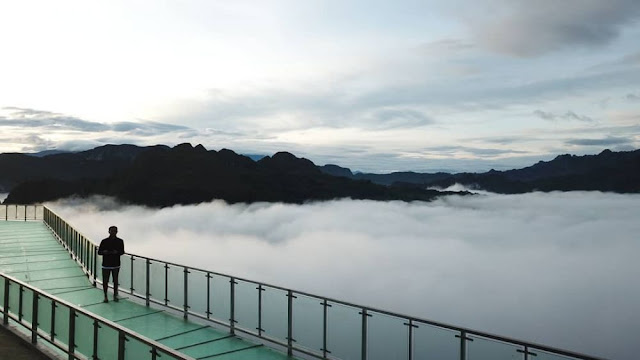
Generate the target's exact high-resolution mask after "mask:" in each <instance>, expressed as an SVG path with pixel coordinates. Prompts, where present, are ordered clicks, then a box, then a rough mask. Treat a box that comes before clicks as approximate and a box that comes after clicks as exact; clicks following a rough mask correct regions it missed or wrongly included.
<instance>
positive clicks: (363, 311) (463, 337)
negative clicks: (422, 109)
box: [44, 207, 604, 360]
mask: <svg viewBox="0 0 640 360" xmlns="http://www.w3.org/2000/svg"><path fill="white" fill-rule="evenodd" d="M44 213H45V216H44V217H45V219H44V220H45V223H47V224H48V225H49V226H50V227H51V229H52V230H53V231H54V233H56V234H57V231H56V229H54V228H59V229H58V230H60V229H63V232H65V233H67V234H68V233H69V232H70V231H71V232H72V233H75V234H74V235H72V237H75V238H78V236H79V237H81V238H83V239H84V240H86V241H88V242H89V243H90V246H89V247H90V248H92V249H93V251H92V252H93V254H94V257H93V258H91V257H88V259H90V260H91V259H92V260H91V262H90V264H89V265H88V266H87V265H86V264H83V267H84V268H85V270H86V272H87V274H89V275H90V276H92V277H93V279H94V284H95V283H97V282H100V281H99V280H98V279H97V271H96V264H97V260H98V259H97V247H96V245H95V244H94V243H92V242H91V241H89V240H88V238H86V237H84V235H81V234H80V233H79V232H77V230H75V229H73V228H72V227H71V226H70V225H69V224H68V223H67V222H65V221H64V220H62V218H61V217H59V216H58V215H57V214H55V212H53V211H51V210H50V209H49V208H47V207H45V211H44ZM50 217H53V219H50ZM48 221H51V222H53V225H52V224H49V223H48ZM57 235H58V236H59V237H60V239H61V242H62V243H66V245H65V246H66V247H67V249H68V250H69V251H70V252H71V253H72V254H74V256H76V257H77V255H76V252H75V250H77V246H74V245H73V244H71V245H69V244H68V242H69V241H68V240H65V237H67V236H68V235H65V234H57ZM73 241H76V242H77V241H78V240H73ZM80 250H81V251H82V250H83V249H82V248H81V249H80ZM84 251H85V252H86V249H84ZM126 255H128V256H130V257H131V264H133V261H134V260H135V259H136V258H138V259H144V260H145V262H146V274H145V276H146V284H145V285H143V286H146V294H144V296H143V295H141V294H137V293H135V292H134V288H133V285H134V284H133V279H134V276H133V275H134V269H133V266H131V274H130V276H131V284H130V285H131V291H130V293H131V294H132V295H133V296H136V297H138V298H140V299H144V300H145V301H146V304H147V305H149V303H154V304H158V305H161V306H165V307H168V308H171V309H174V310H177V311H181V312H183V313H184V317H185V318H186V317H187V316H189V315H190V316H195V317H198V318H200V319H204V320H209V321H212V322H214V323H217V324H220V325H223V326H226V327H228V328H230V331H231V333H234V332H235V331H236V330H237V331H240V332H243V333H246V334H249V335H252V336H256V337H258V338H260V339H263V340H266V341H269V342H272V343H274V344H278V345H281V346H284V347H286V348H287V353H288V354H289V355H292V354H293V351H298V352H300V353H303V354H306V355H310V356H313V357H316V358H327V356H328V353H329V351H328V350H327V349H326V340H327V322H326V311H327V307H330V306H331V305H332V304H337V305H344V306H347V307H350V308H354V309H357V310H360V312H359V314H360V315H362V333H361V339H362V350H361V354H362V358H363V359H366V358H367V356H366V351H367V350H366V349H367V345H368V344H367V322H368V320H367V318H368V317H370V316H371V315H372V314H382V315H387V316H392V317H395V318H398V319H401V320H405V321H407V322H408V323H404V325H405V326H407V327H408V343H409V355H408V357H409V359H408V360H412V351H413V349H412V341H413V336H412V332H413V328H415V327H417V326H416V323H417V324H427V325H430V326H435V327H438V328H442V329H447V330H451V331H455V332H458V333H459V334H458V335H455V336H456V337H457V338H459V339H460V351H459V355H460V359H463V360H466V359H465V353H466V347H467V344H468V342H469V341H473V339H472V338H469V337H468V336H475V337H478V338H485V339H490V340H495V341H499V342H502V343H506V344H511V345H514V346H518V347H522V348H523V349H518V350H517V351H518V352H520V353H522V354H523V357H524V359H525V360H526V359H528V355H531V354H534V353H532V352H531V350H538V351H543V352H548V353H551V354H556V355H562V356H567V357H571V358H575V359H583V360H604V359H603V358H600V357H595V356H590V355H585V354H581V353H577V352H573V351H568V350H562V349H558V348H555V347H551V346H546V345H541V344H536V343H532V342H527V341H521V340H517V339H513V338H508V337H504V336H500V335H496V334H491V333H487V332H482V331H476V330H472V329H468V328H464V327H459V326H454V325H449V324H445V323H441V322H438V321H433V320H428V319H422V318H418V317H414V316H408V315H403V314H399V313H394V312H391V311H386V310H380V309H377V308H373V307H370V306H363V305H357V304H353V303H349V302H346V301H341V300H336V299H332V298H328V297H323V296H318V295H314V294H310V293H307V292H303V291H296V290H291V289H288V288H285V287H282V286H277V285H270V284H267V283H263V282H257V281H253V280H248V279H244V278H241V277H236V276H232V275H228V274H223V273H219V272H215V271H210V270H205V269H200V268H195V267H191V266H186V265H180V264H177V263H173V262H168V261H163V260H159V259H154V258H150V257H145V256H141V255H136V254H133V253H127V254H126ZM86 258H87V257H86V256H85V257H84V259H86ZM80 261H82V260H80ZM152 262H155V263H160V264H164V266H165V294H166V293H167V287H168V279H167V269H168V268H169V267H178V268H181V269H183V271H184V287H185V289H184V291H185V293H184V298H183V304H182V305H183V306H182V307H178V306H174V305H169V304H168V299H167V298H166V295H165V299H164V300H165V301H164V302H163V301H161V300H158V299H154V298H152V297H151V296H150V294H149V276H150V275H149V273H150V271H149V265H150V264H151V263H152ZM190 270H195V271H199V272H202V273H204V274H206V278H207V286H209V285H210V279H211V275H216V276H220V277H224V278H228V279H229V283H230V296H231V297H230V319H229V322H228V323H227V322H225V321H224V320H220V319H216V318H213V317H210V316H209V315H210V314H211V313H210V311H209V309H208V308H207V311H206V314H205V315H204V316H203V315H202V314H199V313H196V312H193V311H191V310H189V309H190V307H189V303H188V299H187V294H188V292H187V291H188V286H187V280H188V274H189V272H190ZM121 278H122V270H121ZM236 281H242V282H246V283H250V284H254V285H257V286H258V287H257V288H256V289H257V290H258V296H260V295H261V291H263V290H265V289H269V288H270V289H276V290H280V291H283V292H286V296H287V297H288V309H287V311H288V315H287V318H288V335H287V336H286V337H285V338H273V337H270V336H264V335H263V334H262V329H260V326H258V328H257V329H256V330H258V331H257V332H255V331H253V330H250V329H246V328H243V327H240V326H238V325H236V322H237V321H236V320H235V319H234V310H233V308H234V304H235V296H234V295H235V293H234V285H235V284H236ZM296 295H302V296H306V297H309V298H313V299H316V300H319V301H321V303H320V304H321V305H323V306H324V312H325V315H324V318H325V321H324V325H323V326H324V329H323V331H324V339H323V342H324V344H325V345H324V347H323V349H321V351H317V350H309V349H306V348H303V347H300V346H297V345H296V344H294V342H295V340H293V338H292V306H293V299H294V298H295V297H296ZM207 296H208V295H207ZM207 302H208V303H209V299H208V298H207ZM208 305H209V304H207V306H208ZM259 306H260V305H259ZM258 310H259V313H260V312H261V310H262V309H261V308H260V309H258ZM258 316H261V315H258ZM260 321H261V318H259V319H258V322H260Z"/></svg>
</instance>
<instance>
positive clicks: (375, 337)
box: [367, 311, 409, 360]
mask: <svg viewBox="0 0 640 360" xmlns="http://www.w3.org/2000/svg"><path fill="white" fill-rule="evenodd" d="M369 315H371V317H369V318H368V319H367V354H368V358H369V359H371V360H386V359H408V358H409V327H408V325H405V324H408V323H409V320H407V319H403V318H399V317H395V316H389V315H385V314H380V313H376V312H374V311H370V312H369Z"/></svg>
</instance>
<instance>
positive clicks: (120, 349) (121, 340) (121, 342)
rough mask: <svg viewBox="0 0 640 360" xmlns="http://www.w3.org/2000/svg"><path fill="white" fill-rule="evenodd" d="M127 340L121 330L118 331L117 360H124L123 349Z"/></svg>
mask: <svg viewBox="0 0 640 360" xmlns="http://www.w3.org/2000/svg"><path fill="white" fill-rule="evenodd" d="M126 340H127V338H126V337H125V336H124V332H123V331H122V330H118V360H124V351H125V350H124V347H125V344H124V343H125V341H126Z"/></svg>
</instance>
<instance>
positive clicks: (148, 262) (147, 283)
mask: <svg viewBox="0 0 640 360" xmlns="http://www.w3.org/2000/svg"><path fill="white" fill-rule="evenodd" d="M150 267H151V260H149V258H147V264H146V271H147V273H146V275H145V277H146V285H147V286H146V288H147V291H146V294H145V299H144V302H145V305H147V306H149V298H150V297H151V293H150V292H149V284H150V279H149V277H150V276H151V275H150V273H149V269H150Z"/></svg>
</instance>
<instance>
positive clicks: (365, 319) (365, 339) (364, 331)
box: [360, 308, 371, 360]
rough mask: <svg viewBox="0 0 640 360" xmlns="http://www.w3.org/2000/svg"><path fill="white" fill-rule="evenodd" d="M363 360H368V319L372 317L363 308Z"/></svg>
mask: <svg viewBox="0 0 640 360" xmlns="http://www.w3.org/2000/svg"><path fill="white" fill-rule="evenodd" d="M360 314H362V360H366V359H367V318H368V317H371V315H369V314H367V309H365V308H363V309H362V312H361V313H360Z"/></svg>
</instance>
